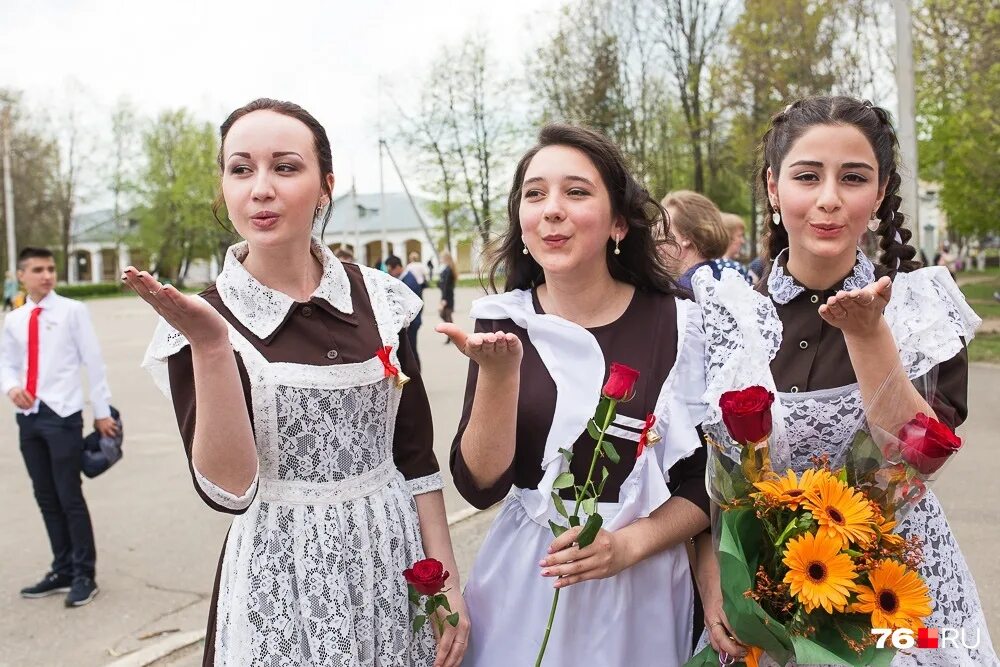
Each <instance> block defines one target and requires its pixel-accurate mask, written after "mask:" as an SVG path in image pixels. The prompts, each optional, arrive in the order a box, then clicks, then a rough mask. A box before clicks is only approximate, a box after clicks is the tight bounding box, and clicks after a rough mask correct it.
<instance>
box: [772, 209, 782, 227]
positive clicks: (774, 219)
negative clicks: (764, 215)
mask: <svg viewBox="0 0 1000 667" xmlns="http://www.w3.org/2000/svg"><path fill="white" fill-rule="evenodd" d="M771 222H773V223H774V226H775V227H777V226H778V225H780V224H781V212H780V211H779V210H778V209H774V213H772V214H771Z"/></svg>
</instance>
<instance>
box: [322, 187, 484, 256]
mask: <svg viewBox="0 0 1000 667" xmlns="http://www.w3.org/2000/svg"><path fill="white" fill-rule="evenodd" d="M384 201H385V210H384V211H383V210H382V205H383V199H382V195H381V194H380V193H378V192H373V193H358V192H355V191H354V190H353V189H352V190H351V191H350V192H348V193H346V194H343V195H341V196H339V197H335V198H334V200H333V214H332V215H331V217H330V222H329V224H328V225H327V227H326V232H325V233H324V234H323V242H324V243H325V244H326V245H328V246H329V247H330V248H331V249H334V250H336V249H337V248H340V247H343V248H345V249H346V250H349V251H351V253H352V254H353V255H354V258H355V260H356V261H357V262H358V263H359V264H365V265H367V266H373V265H375V264H376V263H377V262H378V261H380V260H384V259H385V257H383V256H382V239H383V238H384V239H385V241H386V246H387V256H388V255H396V256H397V257H399V258H400V259H401V260H403V263H404V264H406V262H407V258H408V256H409V255H410V253H414V252H415V253H417V254H418V255H419V256H420V261H421V262H422V263H424V264H426V263H427V260H432V261H433V262H434V266H435V267H437V266H438V265H439V264H440V262H439V260H438V256H437V253H436V252H435V248H436V249H437V250H444V230H443V228H442V223H441V219H440V218H438V217H437V216H435V215H434V214H433V213H432V212H431V210H430V206H429V204H430V201H429V200H427V199H423V198H421V197H414V198H413V204H411V203H410V199H409V197H407V196H406V193H403V192H386V193H385V200H384ZM414 204H415V206H414ZM421 221H422V222H423V225H421ZM451 245H452V255H453V256H454V258H455V264H456V267H457V268H458V271H459V273H469V272H473V271H478V270H479V257H480V255H481V254H482V252H481V250H482V248H481V246H482V243H481V241H480V239H479V236H478V235H476V234H468V233H462V234H457V235H455V236H453V237H452V244H451Z"/></svg>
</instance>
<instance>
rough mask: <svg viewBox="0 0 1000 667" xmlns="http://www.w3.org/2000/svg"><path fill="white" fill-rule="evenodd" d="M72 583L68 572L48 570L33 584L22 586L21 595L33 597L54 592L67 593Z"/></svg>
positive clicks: (41, 596)
mask: <svg viewBox="0 0 1000 667" xmlns="http://www.w3.org/2000/svg"><path fill="white" fill-rule="evenodd" d="M72 584H73V577H71V576H69V575H68V574H56V573H55V572H49V573H48V574H46V575H45V576H44V577H43V578H42V580H41V581H39V582H38V583H37V584H35V585H34V586H28V587H27V588H22V589H21V597H23V598H29V599H34V598H44V597H46V596H49V595H52V594H54V593H68V592H69V589H70V586H71V585H72Z"/></svg>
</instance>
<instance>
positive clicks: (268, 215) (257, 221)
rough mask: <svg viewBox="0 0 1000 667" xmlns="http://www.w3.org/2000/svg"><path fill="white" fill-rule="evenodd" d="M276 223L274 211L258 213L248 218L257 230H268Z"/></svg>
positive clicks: (276, 218)
mask: <svg viewBox="0 0 1000 667" xmlns="http://www.w3.org/2000/svg"><path fill="white" fill-rule="evenodd" d="M277 221H278V214H277V213H275V212H274V211H268V210H264V211H258V212H257V213H254V214H253V215H251V216H250V222H251V223H252V224H253V226H254V227H256V228H257V229H270V228H271V227H273V226H274V223H276V222H277Z"/></svg>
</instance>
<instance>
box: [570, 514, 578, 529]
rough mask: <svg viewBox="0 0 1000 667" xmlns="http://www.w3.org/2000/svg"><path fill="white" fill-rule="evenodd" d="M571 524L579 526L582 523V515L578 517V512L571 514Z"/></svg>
mask: <svg viewBox="0 0 1000 667" xmlns="http://www.w3.org/2000/svg"><path fill="white" fill-rule="evenodd" d="M569 525H571V526H572V527H573V528H576V527H577V526H579V525H580V517H578V516H577V515H576V514H574V515H573V516H571V517H570V518H569Z"/></svg>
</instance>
